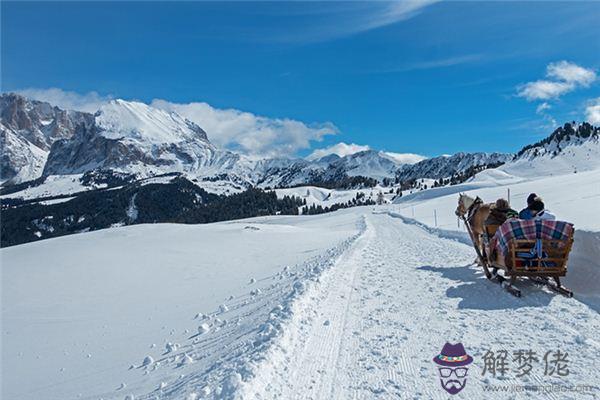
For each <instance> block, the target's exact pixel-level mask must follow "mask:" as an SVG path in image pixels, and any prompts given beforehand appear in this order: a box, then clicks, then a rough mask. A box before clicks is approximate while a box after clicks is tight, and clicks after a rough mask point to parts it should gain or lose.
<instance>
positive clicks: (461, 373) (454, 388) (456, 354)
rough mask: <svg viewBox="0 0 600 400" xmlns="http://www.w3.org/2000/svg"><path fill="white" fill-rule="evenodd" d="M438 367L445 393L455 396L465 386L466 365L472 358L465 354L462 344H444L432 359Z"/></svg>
mask: <svg viewBox="0 0 600 400" xmlns="http://www.w3.org/2000/svg"><path fill="white" fill-rule="evenodd" d="M433 362H434V363H436V364H437V365H439V367H438V372H439V374H440V383H441V384H442V387H443V388H444V390H445V391H447V392H448V393H450V394H457V393H458V392H460V391H461V390H463V389H464V387H465V385H466V384H467V372H468V371H469V369H468V368H467V367H466V366H467V365H469V364H471V363H472V362H473V357H471V356H470V355H468V354H467V352H466V351H465V348H464V347H463V345H462V343H457V344H450V343H446V344H445V345H444V347H443V348H442V351H441V353H440V354H439V355H437V356H435V357H434V358H433Z"/></svg>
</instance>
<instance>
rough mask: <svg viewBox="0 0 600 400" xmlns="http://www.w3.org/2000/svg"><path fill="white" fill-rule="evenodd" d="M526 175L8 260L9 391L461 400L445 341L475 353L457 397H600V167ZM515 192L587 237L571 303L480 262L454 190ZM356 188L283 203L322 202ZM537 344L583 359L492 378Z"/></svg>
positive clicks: (576, 261)
mask: <svg viewBox="0 0 600 400" xmlns="http://www.w3.org/2000/svg"><path fill="white" fill-rule="evenodd" d="M564 165H566V164H564ZM511 167H512V166H511V165H507V166H505V167H503V168H500V169H497V170H488V171H484V172H483V173H481V174H479V175H477V176H476V177H475V178H474V179H472V180H471V181H469V182H466V183H464V184H462V185H456V186H449V187H443V188H436V189H431V190H424V191H420V192H415V193H413V194H405V195H404V196H403V197H402V198H399V199H397V202H396V204H387V205H383V206H374V207H373V206H372V207H355V208H351V209H344V210H339V211H337V212H335V213H329V214H322V215H316V216H285V217H284V216H278V217H261V218H252V219H246V220H239V221H231V222H222V223H216V224H207V225H172V224H156V225H137V226H129V227H121V228H111V229H106V230H101V231H96V232H91V233H85V234H78V235H73V236H67V237H60V238H55V239H49V240H44V241H40V242H34V243H29V244H25V245H19V246H14V247H9V248H5V249H1V250H0V261H1V263H2V266H1V272H2V392H1V393H2V398H3V399H60V400H67V399H130V400H131V399H136V400H137V399H189V400H199V399H235V398H243V399H274V398H278V399H347V398H355V399H371V398H415V399H421V398H427V399H446V398H448V395H447V393H446V392H444V391H443V390H442V388H441V387H440V384H439V378H438V377H437V368H436V366H435V364H434V363H433V362H432V358H433V357H434V356H435V355H436V354H438V352H439V350H440V349H441V347H442V345H443V344H444V343H445V342H446V341H448V342H451V343H454V342H462V343H463V344H464V345H465V347H466V348H467V351H468V353H469V354H470V355H472V356H473V357H474V359H475V361H474V363H473V364H472V365H471V366H470V368H471V372H469V378H468V384H467V387H466V388H465V389H464V391H463V392H462V393H461V394H459V395H458V396H457V397H458V398H469V399H471V398H473V399H475V398H476V399H483V398H485V399H504V398H507V396H508V398H540V397H542V394H541V393H540V392H536V391H532V390H523V389H521V390H520V391H519V390H518V388H519V387H521V388H522V386H523V385H528V386H530V387H531V386H532V385H533V386H535V385H544V386H552V385H554V387H559V388H573V387H580V386H578V385H583V386H586V387H587V386H589V390H588V391H573V392H571V391H565V390H558V391H551V392H547V391H545V392H544V393H543V398H550V399H564V398H567V399H580V398H595V397H597V396H598V394H599V391H600V388H599V386H598V382H600V371H599V370H598V368H597V362H596V360H597V359H598V357H600V342H599V341H598V332H599V331H600V318H598V312H599V311H600V265H599V261H598V260H599V259H600V217H599V215H598V213H597V202H598V199H599V198H600V169H593V168H590V169H586V168H578V169H577V173H574V172H573V171H571V170H570V169H571V168H573V167H576V168H577V165H575V166H574V165H572V164H569V166H568V168H567V169H565V170H560V169H557V170H555V171H558V172H560V174H559V173H548V174H546V175H541V174H538V175H536V176H531V175H529V176H526V175H522V176H518V175H515V174H514V170H511V169H510V168H511ZM550 170H551V171H552V169H551V168H550ZM509 189H510V200H511V203H512V205H513V207H514V208H517V209H519V208H521V207H522V206H524V203H525V198H526V196H527V195H528V194H529V193H530V192H536V193H538V194H539V195H541V196H542V197H543V198H544V200H545V201H546V204H547V206H548V208H549V209H550V210H552V211H553V212H554V213H555V214H556V215H557V216H558V217H559V219H563V220H567V221H571V222H573V223H574V224H575V228H576V241H575V246H574V249H573V251H572V253H571V257H570V262H569V273H568V275H567V278H566V279H565V283H566V285H567V286H569V287H570V288H571V289H573V290H574V291H575V297H574V298H570V299H569V298H566V297H563V296H560V295H557V294H555V293H553V292H550V291H549V290H548V289H546V288H542V287H538V286H535V285H533V284H531V283H529V282H525V281H520V282H519V283H518V285H519V287H520V288H521V290H522V292H523V297H522V298H515V297H512V296H510V295H509V294H508V293H507V292H506V291H504V290H503V289H502V288H501V287H500V285H496V284H493V283H491V282H489V281H487V280H486V279H485V277H484V276H483V273H482V271H481V269H480V268H478V267H476V266H474V265H472V261H473V259H474V251H473V249H472V247H471V245H470V244H469V242H468V241H467V240H466V235H465V233H464V227H462V225H461V224H458V223H457V219H456V216H455V215H454V210H455V208H456V202H457V197H458V196H457V194H458V192H467V193H468V194H471V195H478V196H480V197H482V198H483V199H484V200H485V201H490V202H491V201H493V200H495V199H496V198H499V197H508V191H509ZM356 193H357V191H331V190H326V189H320V188H315V187H302V188H294V189H285V190H278V196H283V195H286V194H288V195H289V194H294V195H299V196H301V197H304V198H306V199H307V203H309V204H311V203H316V204H321V205H329V204H333V203H339V202H345V201H348V200H350V199H351V198H353V197H355V196H356ZM376 193H377V188H376V189H375V190H373V195H374V196H375V195H376ZM365 194H366V195H367V196H369V195H370V191H369V193H366V192H365ZM389 197H391V195H390V196H388V198H389ZM520 349H525V350H533V351H535V352H536V353H537V355H538V358H540V359H542V357H543V355H544V354H545V353H546V352H547V351H556V350H560V351H561V352H566V353H568V354H569V362H570V364H569V371H570V373H569V375H568V376H565V377H562V376H557V375H553V376H545V375H544V367H543V362H542V366H541V367H540V365H539V363H538V364H536V367H535V368H534V369H533V370H532V372H531V374H529V375H528V376H526V377H518V376H516V372H515V371H514V370H513V371H512V373H511V374H508V375H507V376H506V377H502V378H501V377H493V376H491V375H490V374H488V375H483V374H482V370H483V367H484V362H483V355H484V354H485V353H486V352H487V351H488V350H491V351H495V352H497V351H501V350H507V351H508V352H510V353H512V352H513V351H516V350H520ZM494 385H508V386H507V387H509V389H508V390H511V389H510V387H512V388H517V389H515V390H517V391H514V392H513V391H511V392H510V393H509V394H507V393H506V392H505V391H502V390H500V391H499V392H495V391H490V389H489V388H490V387H494ZM515 385H516V386H515Z"/></svg>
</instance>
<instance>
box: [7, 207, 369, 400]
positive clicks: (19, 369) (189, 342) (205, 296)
mask: <svg viewBox="0 0 600 400" xmlns="http://www.w3.org/2000/svg"><path fill="white" fill-rule="evenodd" d="M359 222H360V216H359V215H358V216H357V215H355V214H352V213H348V214H341V215H336V216H333V215H327V216H319V217H318V218H317V217H302V218H290V217H268V218H255V219H250V220H241V221H235V222H226V223H218V224H209V225H173V224H155V225H139V226H132V227H125V228H113V229H107V230H103V231H97V232H92V233H86V234H80V235H74V236H70V237H62V238H57V239H50V240H46V241H43V242H38V243H31V244H27V245H22V246H15V247H12V248H7V249H2V250H0V260H1V269H2V270H1V272H2V278H3V279H2V305H3V307H2V345H3V346H2V385H1V390H2V392H1V393H0V397H1V398H2V399H20V400H26V399H36V400H37V399H44V400H53V399H55V400H65V399H76V398H87V399H98V398H104V399H119V400H122V399H123V398H125V396H127V395H130V394H135V395H136V397H135V399H138V398H140V397H141V395H143V394H144V393H150V392H153V391H155V390H157V389H158V388H159V386H160V385H161V383H162V382H164V383H165V387H164V388H163V389H161V390H160V392H162V393H168V392H172V398H177V399H186V397H185V396H186V394H187V393H185V391H187V390H188V388H187V387H186V385H187V384H186V385H184V386H183V387H182V386H180V385H181V382H182V381H180V379H181V378H182V377H183V376H185V377H187V379H189V380H198V382H200V381H202V385H201V386H202V387H204V386H207V387H208V388H210V389H211V391H212V393H211V396H210V397H219V396H218V395H216V394H215V390H216V388H217V387H218V386H222V385H224V384H226V383H227V380H228V379H229V375H232V374H234V373H237V372H242V373H243V371H244V370H243V368H242V367H243V365H242V364H243V362H244V360H246V359H247V360H248V361H250V359H249V357H252V353H255V352H257V351H259V350H261V348H262V347H263V345H262V344H261V343H262V342H267V341H268V340H269V338H270V337H271V336H275V334H276V330H277V329H279V328H278V324H279V319H278V318H274V317H273V316H270V314H271V313H278V312H280V313H283V312H282V311H281V310H284V308H283V307H286V309H287V307H288V303H289V301H290V300H289V299H290V298H291V296H293V293H294V292H295V291H298V290H300V288H301V287H302V285H304V284H305V279H306V278H307V277H308V275H310V274H315V272H313V269H314V268H315V267H316V266H319V267H321V266H322V265H323V264H324V263H326V262H329V261H330V260H329V259H333V258H335V251H334V252H331V253H330V252H327V250H328V249H334V250H335V249H337V248H340V247H339V246H341V245H342V244H343V242H344V241H345V240H348V239H349V238H351V237H352V236H353V235H354V234H356V233H357V232H358V229H359V226H358V225H357V224H358V223H359ZM340 249H341V248H340ZM323 255H329V257H326V258H325V259H320V258H319V257H321V256H323ZM315 257H316V258H315ZM311 260H312V261H311ZM307 262H308V263H307ZM277 307H282V308H281V310H280V311H277V310H278V309H277ZM269 321H270V322H269ZM270 324H272V325H270ZM203 326H206V332H205V333H203V334H202V335H199V336H197V337H195V338H192V339H190V337H192V336H194V335H196V334H198V329H199V327H203ZM169 343H172V344H173V345H169ZM167 348H168V349H170V351H169V350H167ZM186 355H187V356H189V357H192V359H191V360H188V358H187V357H186ZM146 356H150V357H152V360H153V361H152V362H150V364H149V365H148V366H147V367H146V366H144V365H143V362H144V358H145V357H146ZM131 365H133V367H132V368H130V366H131ZM218 366H220V367H218ZM211 371H212V372H211ZM194 376H196V378H194ZM178 381H180V383H177V382H178ZM122 384H123V385H122ZM198 384H200V383H198ZM178 386H180V387H179V389H177V388H178ZM121 387H122V388H121ZM202 387H198V388H196V389H194V390H196V391H197V392H198V393H200V390H201V389H202ZM190 391H191V388H190ZM156 393H158V392H156ZM222 397H227V396H225V395H224V396H222Z"/></svg>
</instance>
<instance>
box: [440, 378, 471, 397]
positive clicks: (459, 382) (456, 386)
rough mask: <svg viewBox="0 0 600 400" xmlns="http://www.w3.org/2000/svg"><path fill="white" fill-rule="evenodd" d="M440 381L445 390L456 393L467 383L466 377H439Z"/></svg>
mask: <svg viewBox="0 0 600 400" xmlns="http://www.w3.org/2000/svg"><path fill="white" fill-rule="evenodd" d="M440 383H441V384H442V387H443V388H444V390H445V391H446V392H448V393H450V394H456V393H458V392H460V391H461V390H463V388H464V387H465V384H466V383H467V379H466V378H464V379H454V378H440Z"/></svg>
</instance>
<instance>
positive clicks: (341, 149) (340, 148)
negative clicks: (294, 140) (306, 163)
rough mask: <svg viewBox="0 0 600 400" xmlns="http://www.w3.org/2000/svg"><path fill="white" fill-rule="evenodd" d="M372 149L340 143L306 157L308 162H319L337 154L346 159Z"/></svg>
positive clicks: (317, 150)
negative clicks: (322, 158) (323, 158)
mask: <svg viewBox="0 0 600 400" xmlns="http://www.w3.org/2000/svg"><path fill="white" fill-rule="evenodd" d="M370 149H371V148H370V147H369V146H366V145H364V146H363V145H360V144H355V143H350V144H348V143H344V142H340V143H337V144H334V145H332V146H329V147H325V148H323V149H316V150H315V151H313V152H312V153H311V154H310V155H308V156H307V157H306V159H307V160H317V159H319V158H321V157H325V156H328V155H330V154H337V155H338V156H340V157H344V156H347V155H350V154H354V153H358V152H361V151H365V150H370Z"/></svg>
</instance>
